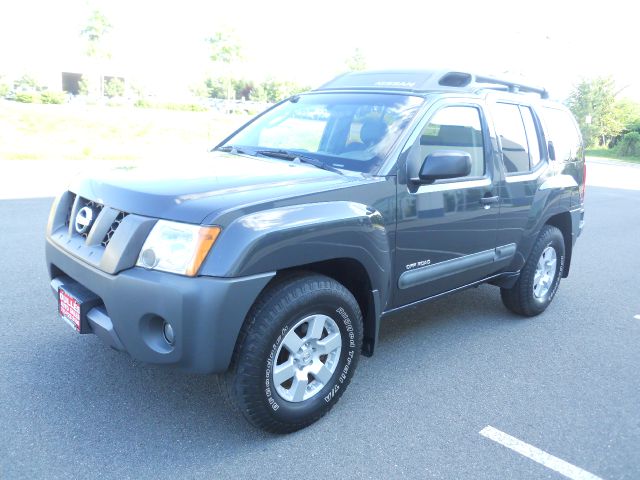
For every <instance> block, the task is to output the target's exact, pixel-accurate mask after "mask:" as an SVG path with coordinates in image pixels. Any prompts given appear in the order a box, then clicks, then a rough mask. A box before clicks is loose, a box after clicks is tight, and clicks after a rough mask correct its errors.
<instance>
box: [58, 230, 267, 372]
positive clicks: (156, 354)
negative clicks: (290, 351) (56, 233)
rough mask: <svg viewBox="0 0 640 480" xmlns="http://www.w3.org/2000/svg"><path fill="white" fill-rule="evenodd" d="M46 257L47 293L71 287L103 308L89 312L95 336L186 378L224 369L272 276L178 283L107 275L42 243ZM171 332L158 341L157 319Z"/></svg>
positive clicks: (137, 273)
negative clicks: (89, 294) (73, 284)
mask: <svg viewBox="0 0 640 480" xmlns="http://www.w3.org/2000/svg"><path fill="white" fill-rule="evenodd" d="M46 259H47V265H48V268H49V274H50V278H51V280H52V281H51V286H52V288H53V289H54V290H56V293H57V288H58V287H59V286H60V285H61V284H64V283H68V282H77V283H79V284H81V285H82V286H84V287H85V288H87V289H89V290H90V291H91V292H93V293H94V294H96V295H97V296H99V297H100V299H101V300H102V302H103V304H102V305H100V306H98V307H94V308H93V309H92V310H91V311H90V312H89V314H88V320H89V324H90V325H91V328H92V330H93V332H94V333H96V334H97V335H98V336H99V337H100V338H102V339H103V340H104V341H105V342H106V343H107V344H109V345H111V346H112V347H114V348H116V349H118V350H124V351H126V352H128V353H129V354H130V355H131V356H132V357H133V358H135V359H137V360H141V361H143V362H149V363H157V364H166V365H173V366H177V367H179V368H180V369H182V370H185V371H188V372H193V373H220V372H223V371H225V370H226V369H227V368H228V367H229V363H230V361H231V356H232V354H233V349H234V347H235V344H236V339H237V337H238V333H239V332H240V328H241V327H242V324H243V322H244V319H245V317H246V315H247V313H248V311H249V308H251V305H252V304H253V303H254V301H255V299H256V298H257V297H258V295H259V294H260V292H261V291H262V289H263V288H264V287H265V286H266V285H267V283H268V282H269V280H270V279H271V278H272V277H273V276H274V275H275V272H272V273H266V274H260V275H253V276H250V277H240V278H213V277H195V278H189V277H183V276H180V275H174V274H170V273H163V272H157V271H148V270H145V269H142V268H138V267H135V268H130V269H128V270H124V271H122V272H120V273H118V274H116V275H110V274H107V273H105V272H102V271H100V270H98V269H97V268H95V267H93V266H91V265H89V264H87V263H85V262H83V261H82V260H79V259H77V258H75V257H74V256H72V255H71V254H69V253H67V252H66V251H65V250H63V249H62V248H61V247H59V246H57V245H56V244H55V243H53V242H52V241H51V239H49V238H48V239H47V243H46ZM165 320H166V321H168V322H169V323H171V326H172V327H173V331H174V332H175V341H174V344H173V345H170V344H168V343H167V342H166V341H165V340H164V336H163V335H162V324H163V322H164V321H165Z"/></svg>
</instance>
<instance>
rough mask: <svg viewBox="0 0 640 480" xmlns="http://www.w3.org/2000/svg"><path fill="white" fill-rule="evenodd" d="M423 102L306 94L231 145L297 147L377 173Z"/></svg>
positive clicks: (279, 108)
mask: <svg viewBox="0 0 640 480" xmlns="http://www.w3.org/2000/svg"><path fill="white" fill-rule="evenodd" d="M423 102H424V99H423V98H419V97H412V96H407V95H380V94H373V93H357V94H349V93H331V94H328V93H322V94H306V95H301V96H299V97H295V98H293V99H292V100H289V101H286V102H284V103H282V104H280V105H278V106H276V107H275V108H273V109H272V110H270V111H268V112H267V113H265V114H264V115H262V116H261V117H259V118H257V119H256V120H255V121H254V122H252V123H250V124H248V125H247V126H245V127H244V128H243V129H242V130H240V131H239V132H237V133H236V134H235V135H234V136H233V137H231V138H230V139H229V140H227V142H226V144H225V146H236V147H240V148H241V147H244V150H246V151H247V152H251V151H258V150H277V149H285V150H292V151H293V152H299V153H303V154H304V155H306V156H309V157H313V158H315V159H317V160H320V161H322V162H323V163H326V164H328V165H332V166H334V167H338V168H344V169H347V170H355V171H359V172H375V171H376V169H377V168H378V167H379V166H380V164H382V162H383V161H384V160H385V158H386V156H387V154H388V153H389V151H390V150H391V148H392V147H393V144H394V143H395V142H396V140H397V139H398V137H399V136H400V134H401V133H402V132H403V131H404V129H405V128H406V126H407V124H408V123H409V122H410V121H411V119H412V118H413V116H414V115H415V114H416V112H417V111H418V109H419V108H420V106H421V105H422V103H423Z"/></svg>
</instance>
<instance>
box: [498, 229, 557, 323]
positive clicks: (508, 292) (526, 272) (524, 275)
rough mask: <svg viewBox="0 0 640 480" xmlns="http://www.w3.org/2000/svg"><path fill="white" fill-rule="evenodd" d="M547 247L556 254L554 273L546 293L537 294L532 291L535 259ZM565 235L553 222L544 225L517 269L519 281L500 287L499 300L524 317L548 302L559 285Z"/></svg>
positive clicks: (537, 311)
mask: <svg viewBox="0 0 640 480" xmlns="http://www.w3.org/2000/svg"><path fill="white" fill-rule="evenodd" d="M547 247H552V248H553V249H554V250H555V254H556V268H555V277H554V279H553V281H552V283H551V286H550V287H549V289H548V291H547V292H546V294H544V295H542V296H540V297H539V298H538V297H537V296H536V295H534V290H533V286H534V278H535V274H536V267H537V264H538V260H540V257H541V255H542V253H543V252H544V251H545V249H546V248H547ZM564 260H565V251H564V237H563V235H562V232H561V231H560V230H559V229H558V228H556V227H554V226H552V225H545V226H544V227H543V228H542V231H541V232H540V235H539V236H538V239H537V240H536V243H535V244H534V246H533V249H532V250H531V254H530V255H529V258H528V259H527V262H526V263H525V265H524V268H523V269H522V271H521V272H520V276H519V277H518V281H517V282H516V284H515V285H514V286H513V287H512V288H501V289H500V297H501V298H502V303H504V306H505V307H507V308H508V309H509V310H511V311H512V312H514V313H517V314H518V315H523V316H525V317H533V316H535V315H539V314H541V313H542V312H544V311H545V310H546V308H547V307H548V306H549V304H550V303H551V301H552V300H553V297H554V296H555V294H556V292H557V291H558V287H559V286H560V280H561V278H562V273H563V271H564Z"/></svg>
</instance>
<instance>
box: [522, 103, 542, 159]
mask: <svg viewBox="0 0 640 480" xmlns="http://www.w3.org/2000/svg"><path fill="white" fill-rule="evenodd" d="M520 113H522V120H523V121H524V129H525V131H526V132H527V145H528V146H529V169H531V170H532V169H534V168H535V166H536V165H538V164H539V163H540V160H541V156H540V137H539V136H538V129H537V128H536V122H535V120H534V119H533V112H532V111H531V109H530V108H529V107H524V106H522V105H521V106H520Z"/></svg>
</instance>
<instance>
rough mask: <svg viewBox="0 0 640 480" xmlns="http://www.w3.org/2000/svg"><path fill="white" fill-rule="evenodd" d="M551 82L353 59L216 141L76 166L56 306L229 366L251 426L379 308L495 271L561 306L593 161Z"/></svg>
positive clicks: (280, 419)
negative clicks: (97, 167)
mask: <svg viewBox="0 0 640 480" xmlns="http://www.w3.org/2000/svg"><path fill="white" fill-rule="evenodd" d="M547 97H548V95H547V93H546V91H545V90H542V89H536V88H532V87H528V86H525V85H521V84H516V83H512V82H508V81H503V80H499V79H494V78H488V77H480V76H476V75H472V74H469V73H464V72H441V71H440V72H439V71H379V72H359V73H350V74H346V75H343V76H340V77H338V78H336V79H335V80H333V81H331V82H329V83H328V84H326V85H324V86H323V87H321V88H319V89H317V90H315V91H312V92H309V93H305V94H301V95H296V96H294V97H292V98H290V99H288V100H286V101H284V102H281V103H279V104H277V105H275V106H274V107H273V108H271V109H269V110H268V111H266V112H264V113H263V114H261V115H259V116H258V117H256V118H255V119H253V120H252V121H250V122H249V123H247V124H246V125H245V126H243V127H242V128H240V129H239V130H238V131H236V132H235V133H234V134H232V135H231V136H229V137H228V138H227V139H225V140H224V141H223V142H222V143H220V145H218V146H217V147H216V148H215V149H214V150H213V151H212V152H210V153H208V154H206V155H205V156H204V158H198V159H180V161H179V162H176V163H175V164H174V165H173V166H172V167H171V168H170V169H169V170H167V169H166V167H164V168H163V167H162V166H160V165H158V166H157V167H153V168H146V169H145V168H133V169H130V170H127V171H120V172H116V173H114V174H113V175H109V176H102V177H100V178H87V179H83V180H81V181H79V182H78V183H76V184H75V185H72V186H71V187H70V188H69V190H68V191H66V192H64V193H63V194H62V195H61V196H60V197H58V198H57V199H56V200H55V202H54V204H53V206H52V209H51V215H50V217H49V223H48V227H47V242H46V258H47V264H48V267H49V272H50V276H51V287H52V288H53V290H54V292H55V295H56V298H57V299H58V310H59V313H60V315H61V317H62V318H63V319H64V320H65V321H66V322H67V323H69V324H70V325H71V326H72V327H73V328H74V329H75V330H77V331H78V332H80V333H94V334H96V335H98V336H99V337H100V338H102V339H103V340H104V341H105V342H106V343H107V344H108V345H110V346H111V347H113V348H115V349H118V350H123V351H126V352H128V353H129V354H130V355H131V356H132V357H134V358H136V359H139V360H142V361H145V362H152V363H157V364H165V365H173V366H177V367H180V368H182V369H183V370H186V371H189V372H198V373H216V374H219V375H218V378H219V379H220V382H221V386H222V389H223V391H224V392H225V393H226V394H228V396H229V398H230V400H231V403H232V404H233V405H235V406H236V407H237V409H238V410H239V411H240V412H242V414H244V416H245V417H246V418H247V419H248V420H249V421H251V422H252V423H253V424H255V425H257V426H259V427H262V428H265V429H267V430H270V431H274V432H290V431H294V430H297V429H300V428H302V427H305V426H307V425H309V424H311V423H312V422H314V421H316V420H317V419H318V418H320V417H321V416H322V415H323V414H324V413H326V412H327V411H328V410H329V409H330V408H331V407H332V406H333V405H334V404H335V402H336V401H337V400H338V399H339V398H340V396H342V394H343V393H344V391H345V389H346V387H347V385H348V383H349V381H350V379H351V377H352V376H353V373H354V371H355V369H356V366H357V363H358V359H359V357H360V354H364V355H366V356H370V355H372V354H373V352H374V349H375V346H376V343H377V341H378V329H379V325H380V321H381V319H382V318H383V317H385V316H386V315H388V314H390V313H392V312H397V311H399V310H402V309H405V308H408V307H412V306H414V305H417V304H420V303H422V302H426V301H429V300H431V299H434V298H438V297H441V296H443V295H446V294H449V293H452V292H456V291H458V290H461V289H464V288H467V287H470V286H474V285H478V284H480V283H485V282H487V283H490V284H492V285H496V286H498V287H499V288H500V289H501V294H502V300H503V302H504V304H505V305H506V307H507V308H508V309H510V310H511V311H513V312H515V313H517V314H520V315H525V316H534V315H538V314H540V313H542V312H543V311H544V310H545V309H546V308H547V306H548V305H549V304H550V302H551V301H552V299H553V297H554V295H555V294H556V292H557V290H558V286H559V284H560V279H561V278H563V277H566V276H567V275H568V274H569V267H570V264H571V257H572V254H573V248H574V244H575V242H576V239H577V237H578V236H579V235H580V232H581V230H582V227H583V216H584V208H583V205H584V204H583V200H584V186H585V162H584V156H583V149H582V144H581V138H580V134H579V131H578V129H577V127H576V123H575V121H574V119H573V118H572V116H571V115H570V113H569V112H568V111H567V109H566V108H564V107H563V106H562V105H560V104H558V103H555V102H552V101H549V100H548V98H547Z"/></svg>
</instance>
